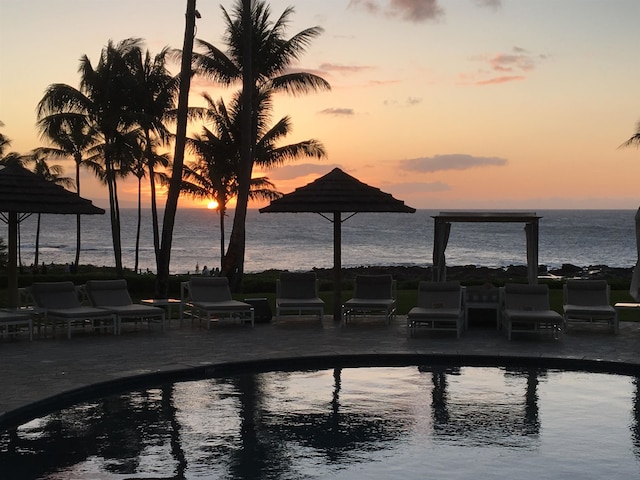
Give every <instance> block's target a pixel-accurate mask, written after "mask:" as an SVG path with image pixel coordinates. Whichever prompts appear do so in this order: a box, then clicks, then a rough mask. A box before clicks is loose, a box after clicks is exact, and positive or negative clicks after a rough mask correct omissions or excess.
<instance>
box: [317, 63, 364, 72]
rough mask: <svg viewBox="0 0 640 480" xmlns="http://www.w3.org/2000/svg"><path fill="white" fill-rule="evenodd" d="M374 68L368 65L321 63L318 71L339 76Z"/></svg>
mask: <svg viewBox="0 0 640 480" xmlns="http://www.w3.org/2000/svg"><path fill="white" fill-rule="evenodd" d="M373 68H374V67H371V66H368V65H339V64H336V63H323V64H321V65H320V66H319V67H318V69H319V70H321V71H323V72H329V73H333V72H336V73H341V74H350V73H360V72H364V71H367V70H373Z"/></svg>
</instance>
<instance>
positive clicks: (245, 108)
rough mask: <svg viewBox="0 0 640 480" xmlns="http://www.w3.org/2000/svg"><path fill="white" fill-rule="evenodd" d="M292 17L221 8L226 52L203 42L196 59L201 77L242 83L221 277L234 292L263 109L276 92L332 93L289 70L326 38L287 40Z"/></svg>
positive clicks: (316, 31) (303, 35) (314, 32)
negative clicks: (234, 189) (234, 183)
mask: <svg viewBox="0 0 640 480" xmlns="http://www.w3.org/2000/svg"><path fill="white" fill-rule="evenodd" d="M293 11H294V10H293V8H292V7H289V8H287V9H285V11H284V12H283V13H282V15H280V17H278V18H277V19H276V20H275V21H272V20H271V18H270V17H271V12H270V9H269V6H268V5H267V3H266V2H264V1H262V0H237V1H236V4H235V6H234V9H233V15H230V14H229V13H228V12H227V10H225V9H224V7H222V12H223V16H224V20H225V23H226V32H225V37H224V40H225V43H226V45H227V52H226V53H225V52H223V51H221V50H219V49H218V48H216V47H215V46H213V45H212V44H210V43H208V42H205V41H199V46H200V47H201V48H202V49H203V50H204V52H203V53H201V54H196V55H194V66H195V68H197V71H198V72H199V73H200V74H202V75H204V76H206V77H208V78H211V79H214V80H216V81H219V82H221V83H223V84H226V85H230V84H232V83H234V82H239V81H242V93H241V97H240V105H241V109H240V113H241V122H240V123H241V130H240V132H241V142H240V145H241V155H240V158H241V161H240V165H239V168H238V185H239V191H238V201H237V205H236V212H235V216H234V221H233V228H232V232H231V238H230V242H229V248H228V250H227V254H226V255H225V260H224V265H223V273H224V274H225V275H226V276H228V277H229V278H230V280H231V283H232V285H233V286H234V288H236V289H237V288H238V287H239V286H240V282H241V279H242V273H243V269H244V251H245V234H246V230H245V224H246V215H247V207H248V201H249V189H250V181H251V174H252V171H253V166H254V162H255V155H254V149H255V148H256V144H257V135H258V124H259V116H260V115H261V114H262V113H264V111H265V110H264V107H263V106H262V105H261V103H262V102H267V101H270V99H271V97H272V96H273V94H275V93H276V92H285V93H290V94H293V95H299V94H303V93H309V92H315V91H319V90H329V89H330V85H329V83H328V82H327V81H325V80H324V79H323V78H321V77H319V76H317V75H314V74H312V73H308V72H295V71H292V70H291V67H292V65H293V63H294V62H295V61H296V60H297V59H298V58H299V57H300V56H301V54H302V53H304V51H305V50H306V48H307V47H308V46H309V45H310V43H311V40H313V39H314V38H315V37H317V36H318V35H320V34H321V33H322V29H321V28H320V27H311V28H307V29H305V30H302V31H301V32H299V33H297V34H295V35H293V36H292V37H291V38H288V39H287V38H285V36H284V34H285V31H286V28H287V25H288V22H289V17H290V16H291V14H292V13H293Z"/></svg>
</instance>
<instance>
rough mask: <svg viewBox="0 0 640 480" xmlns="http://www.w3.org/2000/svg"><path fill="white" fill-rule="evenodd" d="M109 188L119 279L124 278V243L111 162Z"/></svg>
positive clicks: (112, 234)
mask: <svg viewBox="0 0 640 480" xmlns="http://www.w3.org/2000/svg"><path fill="white" fill-rule="evenodd" d="M106 165H107V168H106V170H107V187H108V189H109V216H110V220H111V239H112V240H113V255H114V258H115V264H116V275H117V276H118V278H122V277H123V276H124V271H123V268H122V241H121V238H120V209H119V206H118V193H117V189H116V180H115V174H114V172H113V168H112V166H111V162H110V161H107V162H106Z"/></svg>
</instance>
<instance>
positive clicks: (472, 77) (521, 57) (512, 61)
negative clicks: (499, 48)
mask: <svg viewBox="0 0 640 480" xmlns="http://www.w3.org/2000/svg"><path fill="white" fill-rule="evenodd" d="M547 58H548V56H547V55H544V54H534V53H531V52H529V51H528V50H526V49H524V48H521V47H517V46H516V47H513V48H512V49H511V51H510V52H508V53H496V54H491V55H487V54H485V55H479V56H477V57H474V58H472V60H473V61H475V62H480V63H482V64H483V66H482V67H481V68H479V69H478V71H477V72H475V73H471V74H464V75H461V76H460V78H461V79H462V83H464V84H471V85H495V84H499V83H507V82H513V81H520V80H525V79H526V75H527V74H529V73H531V72H532V71H533V70H535V69H536V68H537V67H538V65H539V64H540V63H541V62H542V61H544V60H546V59H547Z"/></svg>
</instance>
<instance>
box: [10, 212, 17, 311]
mask: <svg viewBox="0 0 640 480" xmlns="http://www.w3.org/2000/svg"><path fill="white" fill-rule="evenodd" d="M8 214H9V222H8V234H9V239H8V246H7V256H8V258H7V261H8V262H7V306H8V307H9V308H18V307H19V305H18V303H19V300H18V214H17V213H16V212H8Z"/></svg>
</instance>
